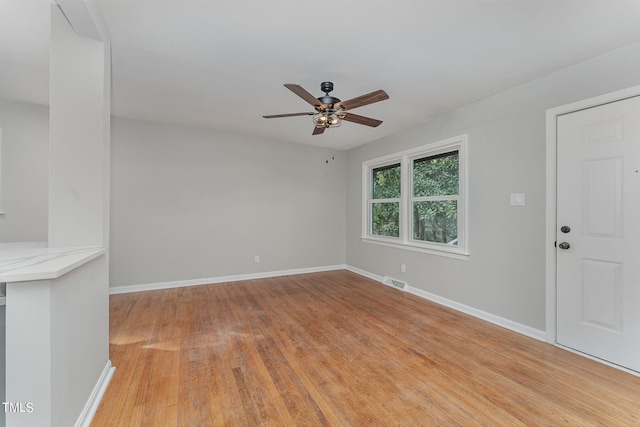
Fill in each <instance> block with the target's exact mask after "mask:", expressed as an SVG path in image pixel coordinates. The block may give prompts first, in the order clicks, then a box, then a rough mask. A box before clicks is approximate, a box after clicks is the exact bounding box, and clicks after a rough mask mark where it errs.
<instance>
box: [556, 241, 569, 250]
mask: <svg viewBox="0 0 640 427" xmlns="http://www.w3.org/2000/svg"><path fill="white" fill-rule="evenodd" d="M558 247H559V248H560V249H569V248H570V247H571V245H570V244H569V243H567V242H562V243H560V244H559V245H558Z"/></svg>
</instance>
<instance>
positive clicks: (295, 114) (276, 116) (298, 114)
mask: <svg viewBox="0 0 640 427" xmlns="http://www.w3.org/2000/svg"><path fill="white" fill-rule="evenodd" d="M314 114H315V113H289V114H271V115H270V116H262V117H264V118H265V119H277V118H280V117H294V116H313V115H314Z"/></svg>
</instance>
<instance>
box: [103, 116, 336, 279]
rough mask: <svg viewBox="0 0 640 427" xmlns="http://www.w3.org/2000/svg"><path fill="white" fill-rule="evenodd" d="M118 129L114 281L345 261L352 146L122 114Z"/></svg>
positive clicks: (113, 154)
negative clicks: (336, 146)
mask: <svg viewBox="0 0 640 427" xmlns="http://www.w3.org/2000/svg"><path fill="white" fill-rule="evenodd" d="M111 137H112V142H111V270H110V277H111V286H112V287H117V286H124V285H138V284H155V283H164V282H173V281H184V280H198V279H206V278H218V277H226V276H232V275H246V274H253V273H265V272H272V271H283V270H293V269H301V268H315V267H322V266H332V265H342V264H344V262H345V240H344V236H345V230H346V219H345V212H346V207H345V204H346V187H345V181H346V152H344V151H335V150H330V149H324V148H316V147H310V146H305V145H301V144H289V143H282V142H274V141H267V140H262V139H257V138H251V137H245V136H241V135H236V134H229V133H223V132H216V131H211V130H204V129H195V128H188V127H178V126H172V125H168V124H157V123H149V122H142V121H136V120H130V119H123V118H114V119H113V121H112V129H111ZM256 256H259V257H260V262H259V263H256V262H255V257H256Z"/></svg>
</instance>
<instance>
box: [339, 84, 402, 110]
mask: <svg viewBox="0 0 640 427" xmlns="http://www.w3.org/2000/svg"><path fill="white" fill-rule="evenodd" d="M385 99H389V95H387V92H385V91H383V90H382V89H380V90H376V91H374V92H371V93H367V94H365V95H360V96H358V97H355V98H352V99H347V100H346V101H342V102H338V103H337V104H335V105H334V106H333V107H334V108H336V109H338V108H342V109H344V110H352V109H354V108H358V107H362V106H363V105H369V104H373V103H374V102H380V101H384V100H385Z"/></svg>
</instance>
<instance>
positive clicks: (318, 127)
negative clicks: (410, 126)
mask: <svg viewBox="0 0 640 427" xmlns="http://www.w3.org/2000/svg"><path fill="white" fill-rule="evenodd" d="M284 86H285V87H286V88H287V89H289V90H290V91H292V92H293V93H295V94H296V95H298V96H299V97H300V98H302V99H304V100H305V101H307V102H308V103H309V104H311V105H312V106H313V108H315V110H316V111H315V112H308V113H289V114H274V115H269V116H262V117H264V118H265V119H275V118H281V117H293V116H313V125H314V129H313V133H312V135H320V134H322V133H323V132H324V131H325V129H327V128H337V127H340V125H341V124H342V121H343V120H346V121H348V122H352V123H357V124H360V125H365V126H370V127H377V126H379V125H380V124H382V120H376V119H372V118H370V117H365V116H359V115H357V114H353V113H350V112H347V110H351V109H353V108H357V107H362V106H364V105H369V104H373V103H374V102H379V101H384V100H385V99H389V95H387V93H386V92H385V91H384V90H376V91H374V92H371V93H367V94H365V95H361V96H358V97H356V98H352V99H349V100H347V101H340V99H338V98H336V97H335V96H331V95H329V93H330V92H331V91H332V90H333V83H332V82H322V83H321V84H320V90H322V91H323V92H324V96H321V97H319V98H315V97H314V96H313V95H312V94H310V93H309V92H308V91H307V90H306V89H304V88H303V87H302V86H300V85H297V84H291V83H287V84H285V85H284Z"/></svg>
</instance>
